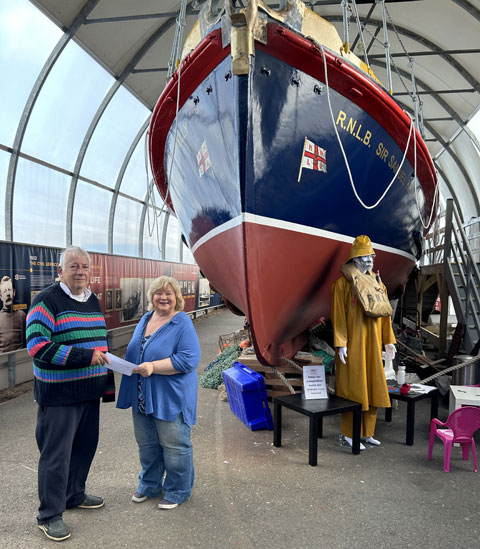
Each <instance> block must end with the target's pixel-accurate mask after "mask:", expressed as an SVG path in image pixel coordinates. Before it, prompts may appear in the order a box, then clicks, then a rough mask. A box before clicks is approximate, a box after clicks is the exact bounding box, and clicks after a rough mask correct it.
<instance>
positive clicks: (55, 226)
mask: <svg viewBox="0 0 480 549" xmlns="http://www.w3.org/2000/svg"><path fill="white" fill-rule="evenodd" d="M70 180H71V178H70V177H69V176H67V175H64V174H63V173H61V172H58V171H54V170H51V169H49V168H46V167H45V166H42V165H41V164H37V163H35V162H31V161H29V160H25V159H23V158H21V159H20V160H19V162H18V168H17V178H16V180H15V192H14V199H13V240H15V241H17V242H26V243H29V244H42V245H44V246H58V247H63V246H65V218H66V211H67V200H68V190H69V185H70Z"/></svg>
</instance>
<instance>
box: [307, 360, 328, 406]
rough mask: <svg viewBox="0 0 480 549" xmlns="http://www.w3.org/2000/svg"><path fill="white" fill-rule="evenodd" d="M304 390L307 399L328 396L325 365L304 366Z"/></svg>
mask: <svg viewBox="0 0 480 549" xmlns="http://www.w3.org/2000/svg"><path fill="white" fill-rule="evenodd" d="M303 390H304V394H305V398H306V399H314V398H328V391H327V383H326V381H325V366H323V365H316V366H304V367H303Z"/></svg>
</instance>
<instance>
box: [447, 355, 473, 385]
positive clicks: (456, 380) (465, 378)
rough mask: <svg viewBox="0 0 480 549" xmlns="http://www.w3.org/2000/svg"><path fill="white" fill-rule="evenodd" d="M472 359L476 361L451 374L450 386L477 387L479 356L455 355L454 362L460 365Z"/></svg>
mask: <svg viewBox="0 0 480 549" xmlns="http://www.w3.org/2000/svg"><path fill="white" fill-rule="evenodd" d="M472 358H476V359H477V360H476V361H475V362H472V363H471V364H468V365H467V366H464V367H463V368H459V369H458V370H454V371H453V372H452V385H477V383H480V356H479V357H476V356H470V355H456V356H455V357H454V362H455V364H461V363H462V362H466V361H467V360H471V359H472Z"/></svg>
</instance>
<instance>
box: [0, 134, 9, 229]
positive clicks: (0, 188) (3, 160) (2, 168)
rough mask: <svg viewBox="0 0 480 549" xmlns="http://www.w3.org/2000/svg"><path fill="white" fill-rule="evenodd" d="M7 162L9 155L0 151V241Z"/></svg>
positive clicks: (2, 225)
mask: <svg viewBox="0 0 480 549" xmlns="http://www.w3.org/2000/svg"><path fill="white" fill-rule="evenodd" d="M0 125H1V124H0ZM9 162H10V155H9V154H8V153H6V152H5V151H2V149H0V240H3V239H4V238H5V187H6V183H7V172H8V164H9Z"/></svg>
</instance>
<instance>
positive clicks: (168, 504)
mask: <svg viewBox="0 0 480 549" xmlns="http://www.w3.org/2000/svg"><path fill="white" fill-rule="evenodd" d="M175 507H178V503H173V501H168V499H165V498H163V499H161V500H160V503H159V504H158V508H159V509H175Z"/></svg>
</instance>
